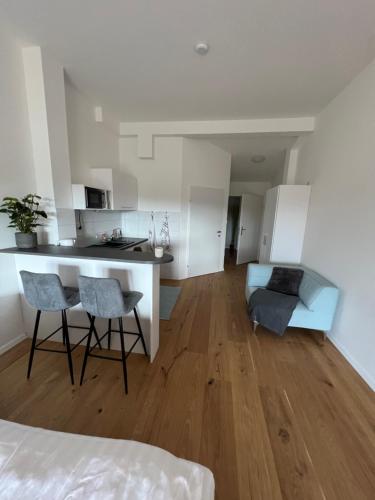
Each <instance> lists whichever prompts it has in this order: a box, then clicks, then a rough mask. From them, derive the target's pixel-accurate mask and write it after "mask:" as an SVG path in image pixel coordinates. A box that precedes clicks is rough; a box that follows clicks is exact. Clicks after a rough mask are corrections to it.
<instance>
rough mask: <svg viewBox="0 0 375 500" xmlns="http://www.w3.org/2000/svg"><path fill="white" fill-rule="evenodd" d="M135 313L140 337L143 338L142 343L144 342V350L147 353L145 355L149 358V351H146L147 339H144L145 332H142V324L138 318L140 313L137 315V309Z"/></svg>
mask: <svg viewBox="0 0 375 500" xmlns="http://www.w3.org/2000/svg"><path fill="white" fill-rule="evenodd" d="M133 311H134V316H135V321H136V322H137V327H138V332H139V335H140V336H141V341H142V345H143V350H144V351H145V354H146V356H147V349H146V343H145V339H144V337H143V332H142V328H141V323H140V321H139V317H138V313H137V309H136V308H134V309H133Z"/></svg>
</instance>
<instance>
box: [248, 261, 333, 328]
mask: <svg viewBox="0 0 375 500" xmlns="http://www.w3.org/2000/svg"><path fill="white" fill-rule="evenodd" d="M274 266H282V267H295V268H298V269H303V271H304V274H303V278H302V281H301V285H300V288H299V298H300V300H299V302H298V304H297V307H296V308H295V310H294V312H293V315H292V317H291V318H290V321H289V324H288V326H294V327H299V328H310V329H313V330H321V331H322V332H324V336H326V334H327V332H329V331H330V330H331V328H332V323H333V319H334V316H335V311H336V306H337V302H338V298H339V290H338V288H337V287H336V286H335V285H334V284H333V283H331V282H330V281H328V280H326V279H325V278H323V276H321V275H320V274H318V273H316V272H314V271H312V270H311V269H308V268H306V267H304V266H292V265H288V264H249V265H248V267H247V277H246V289H245V294H246V300H247V302H249V298H250V295H251V294H252V293H253V292H255V290H256V289H257V288H265V287H266V286H267V283H268V281H269V279H270V277H271V274H272V269H273V267H274Z"/></svg>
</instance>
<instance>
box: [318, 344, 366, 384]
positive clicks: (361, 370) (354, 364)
mask: <svg viewBox="0 0 375 500" xmlns="http://www.w3.org/2000/svg"><path fill="white" fill-rule="evenodd" d="M328 338H329V340H330V341H331V342H332V344H333V345H334V346H335V347H336V348H337V349H338V350H339V351H340V352H341V354H342V355H343V356H344V358H345V359H347V361H349V363H350V364H351V365H352V367H353V368H354V370H355V371H356V372H357V373H358V374H359V375H360V376H361V378H363V380H364V381H365V382H366V384H367V385H368V386H369V387H370V389H372V390H373V391H374V392H375V379H374V378H373V377H372V376H371V375H370V374H369V373H368V371H367V370H366V369H365V368H363V366H361V365H360V364H359V363H358V361H357V360H356V359H354V358H353V356H352V355H351V354H349V352H348V351H347V350H346V348H345V347H344V346H343V345H342V344H341V343H340V342H339V341H338V340H337V339H335V338H333V337H331V336H328Z"/></svg>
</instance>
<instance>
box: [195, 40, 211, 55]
mask: <svg viewBox="0 0 375 500" xmlns="http://www.w3.org/2000/svg"><path fill="white" fill-rule="evenodd" d="M209 48H210V47H209V45H208V43H207V42H198V43H196V44H195V46H194V50H195V52H196V53H197V54H199V55H200V56H205V55H206V54H207V52H208V51H209Z"/></svg>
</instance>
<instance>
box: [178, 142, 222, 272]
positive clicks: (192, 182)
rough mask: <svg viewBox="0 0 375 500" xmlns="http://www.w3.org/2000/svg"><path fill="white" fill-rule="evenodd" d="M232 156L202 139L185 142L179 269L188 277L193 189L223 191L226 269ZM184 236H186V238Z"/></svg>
mask: <svg viewBox="0 0 375 500" xmlns="http://www.w3.org/2000/svg"><path fill="white" fill-rule="evenodd" d="M230 167H231V155H230V154H229V153H228V152H226V151H224V150H222V149H220V148H218V147H217V146H214V145H213V144H211V143H210V142H208V141H205V140H202V139H183V178H182V217H181V227H182V228H184V229H183V231H182V248H183V249H184V250H183V254H182V255H181V261H180V269H181V272H182V274H183V275H184V276H186V274H185V273H186V270H187V264H188V244H187V243H188V214H189V195H190V186H204V187H211V188H219V189H220V188H221V189H224V199H225V205H224V206H223V219H222V220H223V225H222V239H221V242H222V255H223V259H222V269H224V252H225V237H224V235H225V234H226V224H227V212H228V197H229V185H230ZM183 233H184V234H183Z"/></svg>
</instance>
